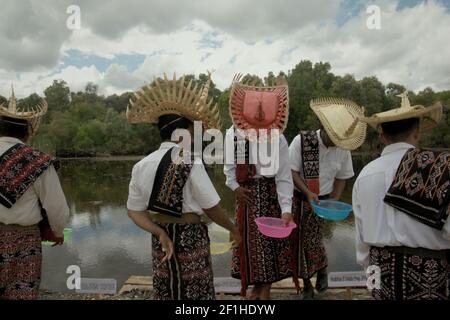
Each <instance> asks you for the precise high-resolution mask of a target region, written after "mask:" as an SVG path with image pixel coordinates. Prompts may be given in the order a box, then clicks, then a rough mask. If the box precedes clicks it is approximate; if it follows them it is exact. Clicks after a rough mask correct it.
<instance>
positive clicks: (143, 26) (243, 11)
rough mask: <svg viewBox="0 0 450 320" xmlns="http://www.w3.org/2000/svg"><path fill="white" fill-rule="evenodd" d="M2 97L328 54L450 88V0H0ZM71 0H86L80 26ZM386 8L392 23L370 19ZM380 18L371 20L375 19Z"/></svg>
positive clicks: (337, 65) (222, 75)
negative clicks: (60, 83)
mask: <svg viewBox="0 0 450 320" xmlns="http://www.w3.org/2000/svg"><path fill="white" fill-rule="evenodd" d="M0 4H1V7H0V8H1V10H0V48H1V50H0V94H2V95H4V96H9V94H10V86H11V82H14V86H15V88H16V93H17V95H18V96H19V97H24V96H27V95H29V94H31V93H33V92H37V93H38V94H42V91H43V89H44V88H46V87H47V86H48V85H50V84H51V83H52V81H53V80H54V79H64V80H65V81H66V82H67V83H68V84H69V86H70V87H71V89H72V90H81V89H83V88H84V86H85V85H86V83H87V82H94V83H96V84H98V85H99V91H100V93H102V94H111V93H121V92H123V91H126V90H134V89H136V88H138V87H139V86H141V85H142V84H143V83H144V82H145V81H150V80H151V79H152V78H153V76H155V75H156V76H159V75H161V74H162V73H163V72H167V73H173V72H177V73H178V74H181V73H194V74H199V73H202V72H205V71H206V70H207V69H208V70H211V69H214V70H215V72H214V74H213V80H214V81H215V82H216V83H217V85H218V86H219V88H221V89H223V88H226V87H228V86H229V84H230V82H231V79H232V77H233V75H234V74H235V73H236V72H243V73H252V74H258V75H260V76H264V75H266V74H267V72H268V71H274V72H278V71H280V70H283V71H285V72H287V71H288V70H290V69H292V68H293V67H294V66H295V65H296V64H297V63H298V62H299V61H301V60H303V59H309V60H311V61H313V62H319V61H328V62H330V63H331V65H332V67H333V69H332V72H334V73H335V74H339V75H344V74H346V73H351V74H354V75H355V77H356V78H358V79H359V78H362V77H364V76H370V75H376V76H377V77H379V79H381V80H382V81H383V82H385V83H388V82H397V83H401V84H404V85H405V86H407V87H408V88H409V89H411V90H421V89H423V88H425V87H427V86H431V87H432V88H433V89H435V90H441V89H450V77H449V75H450V41H449V36H448V35H449V34H450V0H428V1H421V0H314V1H306V0H280V1H273V0H221V1H216V0H189V1H185V0H178V1H171V0H127V1H122V0H108V1H100V0H79V1H77V0H20V1H17V0H0ZM70 5H77V6H78V7H79V8H80V21H81V26H80V28H79V29H73V28H72V29H70V28H68V27H67V21H68V20H69V25H72V26H73V24H70V22H73V21H76V20H73V19H72V18H73V15H72V12H73V11H71V12H70V13H67V9H68V7H69V6H70ZM371 5H376V6H378V8H379V9H380V18H381V19H380V27H381V28H380V29H370V28H368V26H367V20H368V19H372V18H373V11H371V12H369V13H368V12H367V8H368V7H369V6H371ZM373 21H374V20H373V19H372V20H370V22H373Z"/></svg>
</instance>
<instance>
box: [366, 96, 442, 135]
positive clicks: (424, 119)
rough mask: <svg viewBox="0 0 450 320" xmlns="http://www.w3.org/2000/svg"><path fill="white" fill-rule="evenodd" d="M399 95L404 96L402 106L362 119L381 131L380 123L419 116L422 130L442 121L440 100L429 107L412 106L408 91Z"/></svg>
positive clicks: (431, 127)
mask: <svg viewBox="0 0 450 320" xmlns="http://www.w3.org/2000/svg"><path fill="white" fill-rule="evenodd" d="M397 97H401V98H402V103H401V106H400V108H395V109H392V110H389V111H384V112H380V113H376V114H374V115H372V116H370V117H364V118H361V121H363V122H366V123H368V124H369V125H370V126H372V127H373V128H375V129H376V130H378V131H380V132H381V126H380V124H382V123H384V122H392V121H399V120H405V119H410V118H418V119H419V121H420V130H421V131H427V130H430V129H433V128H434V127H436V126H437V124H438V123H439V122H440V121H441V119H442V104H441V103H440V102H437V103H435V104H434V105H432V106H429V107H424V106H422V105H415V106H411V104H410V102H409V98H408V93H407V92H406V91H405V92H403V93H402V94H400V95H398V96H397Z"/></svg>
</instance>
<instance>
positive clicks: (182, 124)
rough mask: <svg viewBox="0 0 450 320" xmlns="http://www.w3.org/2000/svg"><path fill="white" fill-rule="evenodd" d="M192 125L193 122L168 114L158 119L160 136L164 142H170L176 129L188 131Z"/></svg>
mask: <svg viewBox="0 0 450 320" xmlns="http://www.w3.org/2000/svg"><path fill="white" fill-rule="evenodd" d="M192 125H193V122H192V121H191V120H189V119H188V118H185V117H182V116H179V115H176V114H168V115H164V116H161V117H159V118H158V129H159V135H160V136H161V139H162V140H163V141H167V140H170V139H171V138H172V133H173V132H174V131H175V130H176V129H187V128H189V127H190V126H192Z"/></svg>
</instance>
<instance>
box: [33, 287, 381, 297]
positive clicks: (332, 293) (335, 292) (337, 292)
mask: <svg viewBox="0 0 450 320" xmlns="http://www.w3.org/2000/svg"><path fill="white" fill-rule="evenodd" d="M351 296H352V297H351V298H352V299H353V300H372V296H371V295H370V292H369V291H367V290H366V289H352V290H351ZM348 298H349V295H348V292H347V291H346V290H345V289H329V290H327V291H326V292H325V293H322V294H318V293H316V295H315V297H314V299H315V300H346V299H348ZM39 299H40V300H151V299H152V291H147V290H146V291H144V290H137V289H134V290H131V291H128V292H124V293H122V294H117V295H88V294H76V293H59V292H51V291H48V290H41V291H40V297H39ZM217 299H218V300H242V297H240V296H238V295H229V294H226V295H223V294H218V295H217ZM272 299H273V300H299V296H298V295H297V294H296V293H295V292H294V291H282V290H273V292H272Z"/></svg>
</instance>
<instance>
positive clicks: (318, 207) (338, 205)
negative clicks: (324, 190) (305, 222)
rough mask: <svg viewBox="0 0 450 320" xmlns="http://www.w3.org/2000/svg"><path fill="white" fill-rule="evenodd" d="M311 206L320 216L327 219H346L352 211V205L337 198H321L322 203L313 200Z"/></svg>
mask: <svg viewBox="0 0 450 320" xmlns="http://www.w3.org/2000/svg"><path fill="white" fill-rule="evenodd" d="M311 206H312V207H313V209H314V212H315V213H316V214H317V215H318V216H319V217H321V218H323V219H326V220H333V221H337V220H345V219H347V217H348V215H349V214H350V212H352V206H351V205H349V204H347V203H345V202H340V201H335V200H320V203H317V202H315V201H313V202H312V203H311Z"/></svg>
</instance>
